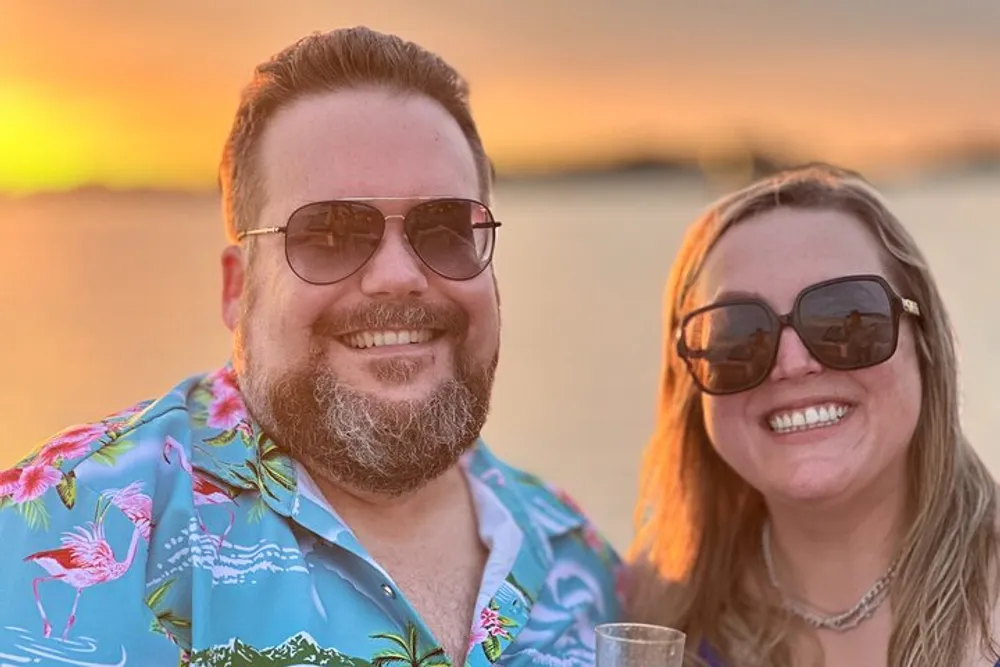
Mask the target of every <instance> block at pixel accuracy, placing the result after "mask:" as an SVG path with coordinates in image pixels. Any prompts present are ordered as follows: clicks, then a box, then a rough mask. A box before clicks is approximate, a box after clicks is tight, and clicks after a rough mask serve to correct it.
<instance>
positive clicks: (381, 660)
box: [371, 623, 451, 667]
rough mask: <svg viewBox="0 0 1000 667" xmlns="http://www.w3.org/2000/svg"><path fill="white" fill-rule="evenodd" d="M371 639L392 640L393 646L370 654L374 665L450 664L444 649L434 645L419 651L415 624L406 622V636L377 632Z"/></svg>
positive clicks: (419, 666)
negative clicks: (422, 651) (372, 654)
mask: <svg viewBox="0 0 1000 667" xmlns="http://www.w3.org/2000/svg"><path fill="white" fill-rule="evenodd" d="M371 637H372V639H384V640H386V641H389V642H392V644H393V647H392V648H387V649H383V650H381V651H379V652H378V653H376V654H375V655H374V656H372V659H371V663H372V665H373V666H374V667H391V666H393V665H399V666H400V667H433V666H434V665H450V664H451V662H450V661H449V660H448V657H447V656H446V655H445V653H444V649H443V648H441V647H440V646H435V647H434V648H431V649H429V650H427V651H426V652H424V653H421V652H420V645H419V642H420V634H419V633H418V632H417V626H416V625H414V624H413V623H407V625H406V636H405V637H404V636H403V635H398V634H395V633H392V632H379V633H376V634H374V635H371Z"/></svg>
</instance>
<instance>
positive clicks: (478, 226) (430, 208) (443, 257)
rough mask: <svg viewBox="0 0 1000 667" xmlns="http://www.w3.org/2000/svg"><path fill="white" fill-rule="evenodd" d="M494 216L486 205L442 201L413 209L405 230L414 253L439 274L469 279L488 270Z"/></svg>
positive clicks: (491, 250) (427, 203)
mask: <svg viewBox="0 0 1000 667" xmlns="http://www.w3.org/2000/svg"><path fill="white" fill-rule="evenodd" d="M492 222H493V216H492V214H491V213H490V210H489V209H488V208H486V207H485V206H484V205H483V204H480V203H478V202H474V201H468V200H465V199H440V200H436V201H430V202H425V203H422V204H419V205H418V206H416V207H414V208H413V209H412V210H411V211H410V213H409V214H408V215H407V216H406V230H407V236H408V238H409V241H410V245H411V246H412V247H413V250H414V252H416V253H417V255H419V256H420V258H421V259H422V260H423V261H424V262H425V263H426V264H427V266H428V267H430V268H431V269H432V270H433V271H435V272H436V273H438V274H440V275H442V276H444V277H445V278H450V279H452V280H467V279H469V278H472V277H474V276H476V275H478V274H480V273H481V272H482V271H483V269H485V268H486V267H487V265H489V263H490V259H491V257H492V254H493V240H494V237H495V230H494V229H493V226H492V225H491V224H490V223H492Z"/></svg>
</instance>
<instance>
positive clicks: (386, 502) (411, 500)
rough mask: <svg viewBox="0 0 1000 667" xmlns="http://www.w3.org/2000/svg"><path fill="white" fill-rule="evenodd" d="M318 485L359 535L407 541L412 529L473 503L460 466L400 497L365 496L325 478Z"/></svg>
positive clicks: (317, 479)
mask: <svg viewBox="0 0 1000 667" xmlns="http://www.w3.org/2000/svg"><path fill="white" fill-rule="evenodd" d="M315 481H316V485H317V486H318V487H319V490H320V491H321V492H322V493H323V496H324V497H325V498H326V500H327V502H328V503H330V505H331V506H332V507H333V508H334V509H335V510H336V511H337V514H339V515H340V518H341V519H343V521H344V522H345V523H346V524H347V525H348V526H349V527H351V528H352V529H354V530H355V532H358V531H359V530H360V531H361V532H365V533H374V534H380V533H383V532H388V533H389V534H393V535H395V536H396V537H397V539H404V538H405V535H406V533H408V532H409V529H413V530H416V529H417V527H418V526H420V525H421V524H422V523H423V522H424V521H426V520H429V519H431V520H433V521H434V522H435V523H439V522H440V521H441V517H442V516H447V515H448V514H450V510H453V509H455V508H457V507H461V506H464V505H467V504H469V503H471V501H472V499H471V491H470V489H469V484H468V480H467V479H466V476H465V472H464V471H463V470H462V467H461V465H460V464H459V465H455V466H453V467H452V468H450V469H449V470H448V471H447V472H445V473H444V474H443V475H441V476H440V477H438V478H436V479H433V480H431V481H430V482H428V483H427V484H425V485H424V486H422V487H420V488H419V489H417V490H415V491H411V492H409V493H405V494H402V495H398V496H387V495H383V494H375V493H370V492H364V491H361V490H358V489H356V488H352V487H350V486H348V485H345V484H338V483H336V482H333V481H331V480H329V479H326V478H324V477H322V476H317V477H316V478H315ZM401 531H402V532H401Z"/></svg>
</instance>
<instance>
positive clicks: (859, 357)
mask: <svg viewBox="0 0 1000 667" xmlns="http://www.w3.org/2000/svg"><path fill="white" fill-rule="evenodd" d="M798 319H799V326H800V328H801V335H802V340H803V342H804V343H805V345H806V347H808V348H809V351H810V352H811V353H812V355H813V356H814V357H816V359H817V360H818V361H819V362H820V363H822V364H824V365H825V366H828V367H830V368H833V369H837V370H851V369H857V368H865V367H867V366H874V365H875V364H880V363H882V362H883V361H886V360H887V359H889V357H891V356H892V355H893V353H894V352H895V351H896V340H897V336H898V333H899V330H898V329H897V322H898V320H897V319H896V317H895V314H894V312H893V307H892V298H891V297H890V295H889V292H888V291H887V290H886V287H885V286H884V285H883V284H882V283H881V282H879V281H877V280H869V279H855V280H848V281H843V282H838V283H832V284H829V285H823V286H821V287H816V288H814V289H811V290H809V291H807V292H805V293H804V294H803V295H802V298H801V299H800V301H799V311H798Z"/></svg>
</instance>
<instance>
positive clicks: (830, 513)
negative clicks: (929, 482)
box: [768, 464, 908, 613]
mask: <svg viewBox="0 0 1000 667" xmlns="http://www.w3.org/2000/svg"><path fill="white" fill-rule="evenodd" d="M887 474H888V473H887ZM891 475H892V481H891V482H890V481H889V480H888V479H885V478H883V479H881V480H879V482H878V483H877V484H876V485H875V487H874V488H871V489H869V490H867V491H865V492H864V493H861V494H858V495H857V496H856V497H854V498H851V499H850V500H849V501H846V502H843V503H840V504H837V505H836V506H825V507H822V508H820V507H809V506H805V505H802V504H781V503H769V504H768V505H769V509H770V513H771V519H770V520H771V540H770V549H771V552H772V562H773V563H774V569H775V571H776V576H777V579H778V583H779V585H780V586H781V587H782V589H783V590H784V591H785V592H786V593H788V594H791V595H793V596H794V597H795V598H797V599H799V600H801V601H803V602H805V603H807V604H808V605H810V606H811V607H815V608H817V609H820V610H824V611H826V612H829V613H837V612H842V611H845V610H847V609H850V608H852V607H853V606H854V605H855V604H857V602H858V601H859V600H860V599H861V597H862V596H863V595H864V594H865V593H866V592H867V591H868V589H869V588H871V586H872V585H873V584H874V583H875V582H876V581H877V580H878V579H879V578H880V577H881V576H883V575H884V574H885V573H886V572H887V571H888V569H889V567H890V565H891V564H892V561H893V559H895V558H896V556H897V555H898V552H899V548H900V545H901V542H902V539H903V536H904V534H905V530H906V527H907V523H908V521H907V519H908V517H907V514H906V484H905V464H901V465H899V466H898V468H897V469H896V470H893V471H892V472H891Z"/></svg>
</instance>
